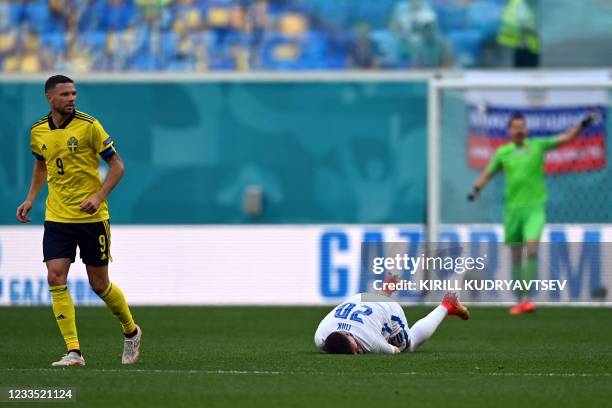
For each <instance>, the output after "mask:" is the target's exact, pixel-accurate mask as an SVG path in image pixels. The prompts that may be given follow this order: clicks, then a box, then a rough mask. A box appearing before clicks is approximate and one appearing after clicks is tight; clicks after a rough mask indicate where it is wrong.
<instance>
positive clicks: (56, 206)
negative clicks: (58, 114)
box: [30, 110, 115, 223]
mask: <svg viewBox="0 0 612 408" xmlns="http://www.w3.org/2000/svg"><path fill="white" fill-rule="evenodd" d="M30 144H31V146H32V153H33V154H34V156H35V157H36V159H38V160H44V161H45V163H46V165H47V183H48V185H49V195H48V196H47V205H46V212H45V219H46V220H47V221H55V222H69V223H75V222H97V221H105V220H108V218H109V215H108V202H107V201H104V202H102V203H101V204H100V208H99V209H98V211H97V212H96V213H95V214H93V215H90V214H87V213H86V212H84V211H81V209H80V208H79V205H80V204H81V203H82V202H83V201H85V200H86V199H88V198H90V197H93V196H94V195H95V194H96V193H98V192H99V191H100V190H101V188H102V180H101V178H100V172H99V171H98V166H99V164H100V157H102V158H108V157H110V156H112V155H113V154H114V153H115V147H114V144H113V140H112V139H111V138H110V137H109V135H108V134H107V133H106V132H105V131H104V128H103V127H102V125H101V124H100V122H98V121H97V120H96V119H95V118H93V117H91V116H89V115H87V114H85V113H83V112H78V111H76V110H75V112H74V113H73V114H72V115H71V116H70V117H68V118H67V119H66V121H65V122H64V123H62V125H61V126H60V127H58V128H56V126H55V124H54V123H53V120H51V114H48V115H47V116H45V117H43V118H42V119H40V120H39V121H38V122H36V123H34V125H32V128H31V131H30Z"/></svg>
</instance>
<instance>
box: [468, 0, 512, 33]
mask: <svg viewBox="0 0 612 408" xmlns="http://www.w3.org/2000/svg"><path fill="white" fill-rule="evenodd" d="M502 11H503V3H501V2H495V1H477V2H474V3H473V4H472V5H471V6H470V7H469V8H468V10H467V21H468V25H469V26H470V27H471V28H478V29H479V30H480V31H481V32H482V35H483V36H484V37H488V36H492V35H495V34H496V33H497V32H498V30H499V25H500V22H501V15H502Z"/></svg>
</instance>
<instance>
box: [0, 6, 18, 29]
mask: <svg viewBox="0 0 612 408" xmlns="http://www.w3.org/2000/svg"><path fill="white" fill-rule="evenodd" d="M23 12H24V6H23V5H22V4H20V3H14V2H3V3H0V31H7V30H10V29H12V28H15V27H17V26H19V25H20V24H21V21H22V19H23Z"/></svg>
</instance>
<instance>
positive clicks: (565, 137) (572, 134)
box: [555, 111, 597, 147]
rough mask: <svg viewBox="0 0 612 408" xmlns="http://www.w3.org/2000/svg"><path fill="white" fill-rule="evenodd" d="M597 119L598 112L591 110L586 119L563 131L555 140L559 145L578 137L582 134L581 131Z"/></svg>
mask: <svg viewBox="0 0 612 408" xmlns="http://www.w3.org/2000/svg"><path fill="white" fill-rule="evenodd" d="M596 119H597V112H595V111H592V112H590V113H589V114H588V115H587V116H586V117H585V118H584V119H582V121H581V122H580V123H579V124H578V125H577V126H574V127H573V128H571V129H569V130H567V131H565V132H563V133H561V134H560V135H559V136H557V137H556V138H555V140H556V141H557V147H559V146H561V145H564V144H566V143H569V142H571V141H572V140H574V139H576V138H577V137H578V136H580V133H582V131H583V130H584V129H586V128H588V127H589V126H591V125H592V124H593V122H595V120H596Z"/></svg>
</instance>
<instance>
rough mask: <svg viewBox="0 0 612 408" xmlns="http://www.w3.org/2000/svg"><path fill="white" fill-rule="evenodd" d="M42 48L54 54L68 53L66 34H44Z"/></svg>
mask: <svg viewBox="0 0 612 408" xmlns="http://www.w3.org/2000/svg"><path fill="white" fill-rule="evenodd" d="M40 47H41V48H48V49H50V50H51V51H53V52H54V53H63V52H65V51H66V36H65V34H64V32H43V33H41V35H40Z"/></svg>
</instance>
